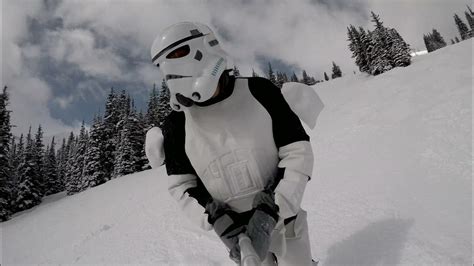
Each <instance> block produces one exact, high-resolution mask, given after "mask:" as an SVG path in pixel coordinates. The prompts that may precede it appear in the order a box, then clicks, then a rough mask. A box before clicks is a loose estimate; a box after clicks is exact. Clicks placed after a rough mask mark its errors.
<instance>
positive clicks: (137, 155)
mask: <svg viewBox="0 0 474 266" xmlns="http://www.w3.org/2000/svg"><path fill="white" fill-rule="evenodd" d="M142 131H143V130H142V128H141V126H140V124H139V121H138V119H137V115H136V112H135V110H133V111H132V112H130V114H129V116H128V117H127V122H126V123H125V125H124V128H123V130H122V131H121V135H120V145H118V150H117V162H116V165H115V175H116V176H123V175H128V174H131V173H134V172H138V171H140V170H141V169H142V167H143V162H142V160H141V159H142V152H143V150H144V149H143V148H144V136H143V133H142Z"/></svg>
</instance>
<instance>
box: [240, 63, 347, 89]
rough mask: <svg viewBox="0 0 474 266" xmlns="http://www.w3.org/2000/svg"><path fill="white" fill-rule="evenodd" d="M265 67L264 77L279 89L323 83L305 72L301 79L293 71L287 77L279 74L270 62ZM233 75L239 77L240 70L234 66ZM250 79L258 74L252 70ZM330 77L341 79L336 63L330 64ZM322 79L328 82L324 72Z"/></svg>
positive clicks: (284, 74) (282, 73)
mask: <svg viewBox="0 0 474 266" xmlns="http://www.w3.org/2000/svg"><path fill="white" fill-rule="evenodd" d="M267 65H268V68H267V72H266V73H265V77H266V78H267V79H269V80H270V81H271V82H272V83H273V84H275V85H276V86H277V87H279V88H281V87H282V86H283V84H284V83H286V82H299V83H303V84H306V85H309V86H311V85H315V84H317V83H320V82H323V80H316V79H315V78H314V76H310V75H308V73H307V72H306V70H303V71H302V73H301V76H302V77H301V78H299V77H298V76H297V75H296V73H295V72H294V71H293V73H292V74H291V75H288V74H287V73H285V72H281V71H278V70H277V71H276V72H275V71H274V70H273V67H272V64H271V63H270V62H268V63H267ZM234 75H235V76H236V77H238V76H240V70H239V69H238V67H237V66H234ZM252 77H259V74H257V73H256V72H255V70H254V69H252ZM331 77H332V79H335V78H339V77H342V71H341V68H340V67H339V66H338V65H336V63H334V62H332V75H331ZM324 79H325V80H326V81H328V80H329V77H328V75H327V74H326V72H324Z"/></svg>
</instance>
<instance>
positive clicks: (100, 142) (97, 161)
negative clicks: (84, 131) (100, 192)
mask: <svg viewBox="0 0 474 266" xmlns="http://www.w3.org/2000/svg"><path fill="white" fill-rule="evenodd" d="M104 130H105V129H104V124H103V122H102V119H101V118H100V116H99V115H97V116H95V117H94V121H93V123H92V126H91V129H90V136H89V145H88V148H87V151H86V154H85V156H84V172H83V182H82V190H84V189H87V188H89V187H95V186H98V185H100V184H103V183H105V182H107V178H106V175H105V171H104V169H103V160H104V154H105V148H104V147H105V144H106V139H105V131H104Z"/></svg>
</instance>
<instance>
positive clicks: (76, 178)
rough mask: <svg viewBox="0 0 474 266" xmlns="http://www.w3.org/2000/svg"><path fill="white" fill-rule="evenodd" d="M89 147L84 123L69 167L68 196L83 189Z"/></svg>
mask: <svg viewBox="0 0 474 266" xmlns="http://www.w3.org/2000/svg"><path fill="white" fill-rule="evenodd" d="M87 145H88V134H87V132H86V128H85V124H84V121H83V122H82V125H81V130H80V132H79V136H78V137H77V139H76V141H75V144H74V146H73V149H72V152H71V156H70V158H69V161H68V165H69V167H70V168H71V172H70V176H69V180H68V182H67V184H66V190H67V194H68V195H72V194H75V193H77V192H80V191H81V190H82V188H83V185H82V183H83V179H82V178H83V171H84V162H85V160H84V159H85V153H86V151H87Z"/></svg>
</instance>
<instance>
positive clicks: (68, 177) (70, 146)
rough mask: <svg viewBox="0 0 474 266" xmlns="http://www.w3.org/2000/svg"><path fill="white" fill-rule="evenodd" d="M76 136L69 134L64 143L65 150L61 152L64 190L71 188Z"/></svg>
mask: <svg viewBox="0 0 474 266" xmlns="http://www.w3.org/2000/svg"><path fill="white" fill-rule="evenodd" d="M76 139H77V138H76V136H74V133H73V132H71V133H70V134H69V137H68V139H67V142H66V146H65V149H64V151H63V156H64V157H63V162H62V166H61V168H62V169H63V171H64V175H63V176H62V179H63V182H64V190H68V187H70V186H71V184H70V183H71V182H72V165H71V164H72V163H73V158H72V157H73V154H74V153H73V152H74V146H75V145H76Z"/></svg>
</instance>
